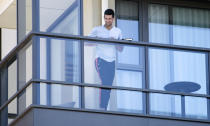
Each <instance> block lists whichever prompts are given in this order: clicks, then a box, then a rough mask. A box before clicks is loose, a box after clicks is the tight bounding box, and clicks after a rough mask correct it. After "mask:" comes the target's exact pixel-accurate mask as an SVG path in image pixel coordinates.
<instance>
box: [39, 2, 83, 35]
mask: <svg viewBox="0 0 210 126" xmlns="http://www.w3.org/2000/svg"><path fill="white" fill-rule="evenodd" d="M40 30H41V31H47V32H54V33H65V34H73V35H78V34H79V33H80V0H53V1H52V0H40Z"/></svg>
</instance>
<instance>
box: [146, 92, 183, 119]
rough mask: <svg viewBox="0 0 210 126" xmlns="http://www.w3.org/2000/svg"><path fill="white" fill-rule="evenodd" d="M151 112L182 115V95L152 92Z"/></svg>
mask: <svg viewBox="0 0 210 126" xmlns="http://www.w3.org/2000/svg"><path fill="white" fill-rule="evenodd" d="M150 114H152V115H164V116H178V117H179V116H181V96H178V95H168V94H157V93H152V94H150Z"/></svg>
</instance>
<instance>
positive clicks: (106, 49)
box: [89, 26, 122, 62]
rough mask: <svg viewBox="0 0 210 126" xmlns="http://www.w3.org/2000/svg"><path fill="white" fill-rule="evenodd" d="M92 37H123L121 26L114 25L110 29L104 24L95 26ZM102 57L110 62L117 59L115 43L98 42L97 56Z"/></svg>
mask: <svg viewBox="0 0 210 126" xmlns="http://www.w3.org/2000/svg"><path fill="white" fill-rule="evenodd" d="M89 36H90V37H99V38H110V39H122V33H121V30H120V29H119V28H116V27H114V26H113V27H112V29H110V30H108V29H107V28H106V27H104V26H98V27H95V28H94V29H93V30H92V31H91V33H90V34H89ZM98 57H100V58H102V59H104V60H106V61H108V62H112V61H114V60H115V59H116V48H115V45H113V44H108V43H106V44H97V47H96V58H98Z"/></svg>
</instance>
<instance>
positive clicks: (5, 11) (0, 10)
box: [0, 0, 16, 29]
mask: <svg viewBox="0 0 210 126" xmlns="http://www.w3.org/2000/svg"><path fill="white" fill-rule="evenodd" d="M0 28H10V29H15V28H16V0H0Z"/></svg>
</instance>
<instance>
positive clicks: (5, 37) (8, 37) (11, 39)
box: [0, 18, 17, 59]
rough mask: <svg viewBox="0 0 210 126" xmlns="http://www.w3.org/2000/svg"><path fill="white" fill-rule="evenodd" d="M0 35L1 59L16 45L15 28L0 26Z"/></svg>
mask: <svg viewBox="0 0 210 126" xmlns="http://www.w3.org/2000/svg"><path fill="white" fill-rule="evenodd" d="M0 20H1V18H0ZM10 20H11V19H10ZM15 23H16V20H15ZM0 36H1V38H0V41H1V59H3V58H4V57H5V56H6V55H7V54H8V53H9V52H10V51H11V50H12V49H13V48H14V47H15V46H16V45H17V29H7V28H1V33H0Z"/></svg>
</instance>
